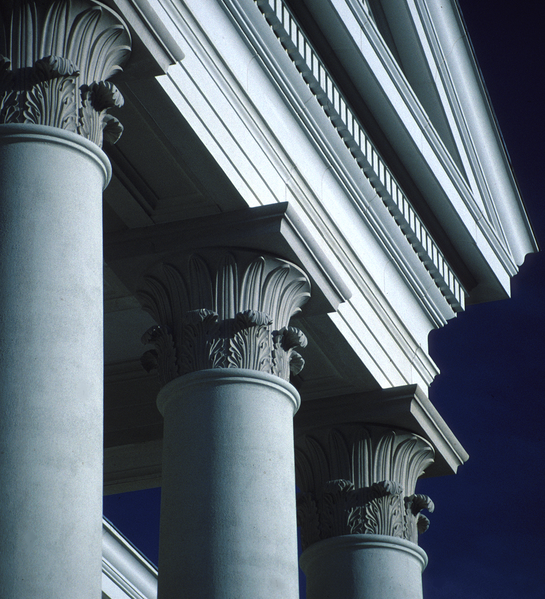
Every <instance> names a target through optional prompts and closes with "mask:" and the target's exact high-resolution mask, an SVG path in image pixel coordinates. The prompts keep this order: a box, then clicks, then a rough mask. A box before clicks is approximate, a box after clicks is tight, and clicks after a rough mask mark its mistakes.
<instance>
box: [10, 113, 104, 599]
mask: <svg viewBox="0 0 545 599" xmlns="http://www.w3.org/2000/svg"><path fill="white" fill-rule="evenodd" d="M109 177H110V166H109V162H108V159H107V158H106V156H105V154H104V153H103V152H102V151H101V150H100V149H99V148H98V147H97V146H96V145H95V144H93V143H91V142H89V141H88V140H85V139H83V138H82V137H80V136H78V135H76V134H74V133H71V132H67V131H63V130H61V129H56V128H52V127H46V126H38V125H28V124H25V125H0V227H1V228H0V252H1V256H2V259H1V261H0V347H1V351H0V456H1V460H0V531H1V534H0V556H1V559H0V586H1V590H0V596H2V597H13V598H17V599H23V598H24V599H34V598H36V599H38V598H39V599H58V598H59V597H74V598H77V599H91V598H92V599H97V598H98V597H100V587H101V537H102V530H101V529H102V428H103V422H102V420H103V415H102V412H103V409H102V403H103V392H102V382H103V364H102V349H103V348H102V344H103V341H102V320H103V317H102V190H103V188H104V187H105V185H106V184H107V182H108V180H109Z"/></svg>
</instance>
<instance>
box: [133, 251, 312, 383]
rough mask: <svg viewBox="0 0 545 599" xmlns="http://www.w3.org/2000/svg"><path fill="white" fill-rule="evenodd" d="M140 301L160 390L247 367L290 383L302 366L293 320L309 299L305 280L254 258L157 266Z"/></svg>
mask: <svg viewBox="0 0 545 599" xmlns="http://www.w3.org/2000/svg"><path fill="white" fill-rule="evenodd" d="M138 296H139V298H140V301H141V303H142V305H143V307H144V308H145V309H146V310H148V311H149V312H150V314H151V315H152V316H153V317H154V318H155V320H156V321H157V323H158V326H156V327H152V328H151V329H150V330H149V331H148V332H147V333H146V334H145V335H144V337H143V339H142V341H143V342H144V343H148V344H154V345H155V349H154V350H151V352H148V353H147V355H146V357H145V358H146V359H145V360H144V364H148V365H149V366H150V367H152V366H156V367H157V369H158V371H159V374H160V378H161V380H162V382H163V384H165V383H167V382H168V381H170V380H172V379H173V378H176V377H177V376H182V375H184V374H187V373H189V372H196V371H199V370H207V369H210V368H246V369H250V370H255V371H257V372H266V373H270V374H275V375H277V376H279V377H281V378H283V379H285V380H289V376H290V372H293V373H295V374H297V373H298V372H299V371H300V370H301V369H302V368H303V365H304V360H303V358H302V357H301V355H300V354H299V353H298V352H297V351H296V350H295V348H296V347H299V346H301V347H304V346H305V345H306V338H305V336H304V334H303V333H302V332H301V331H300V330H299V329H297V328H296V327H293V326H290V319H291V317H292V316H293V315H294V314H296V313H297V312H299V311H300V309H301V306H302V305H303V304H304V303H305V302H306V301H307V300H308V298H309V296H310V283H309V281H308V278H307V276H306V275H305V273H304V272H303V271H302V270H301V269H300V268H299V267H297V266H295V265H294V264H291V263H290V262H287V261H285V260H281V259H279V258H274V257H270V256H266V255H262V254H259V253H254V252H248V251H240V250H238V251H237V250H229V251H225V250H217V249H216V250H209V251H200V252H199V253H198V254H189V255H185V256H181V257H177V258H176V259H173V260H172V261H169V262H166V261H165V262H161V263H160V264H157V265H155V267H154V268H153V269H152V270H150V271H149V272H148V274H147V275H146V276H145V278H144V283H143V285H142V286H141V288H140V290H139V292H138Z"/></svg>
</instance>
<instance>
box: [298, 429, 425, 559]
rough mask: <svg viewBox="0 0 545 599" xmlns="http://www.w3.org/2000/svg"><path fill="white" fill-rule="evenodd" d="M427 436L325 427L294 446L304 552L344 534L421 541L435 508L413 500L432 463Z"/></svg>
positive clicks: (421, 497) (420, 499) (418, 497)
mask: <svg viewBox="0 0 545 599" xmlns="http://www.w3.org/2000/svg"><path fill="white" fill-rule="evenodd" d="M433 455H434V451H433V449H432V447H431V445H430V444H429V443H428V442H427V441H426V440H425V439H423V438H422V437H419V436H418V435H415V434H413V433H409V432H406V431H396V430H393V429H390V428H384V427H380V426H373V425H357V424H347V425H337V426H332V427H322V428H321V429H316V430H314V431H312V433H309V434H307V435H303V436H300V437H298V438H297V440H296V472H297V485H298V487H299V489H301V491H302V493H301V494H300V495H299V498H298V519H299V524H300V525H301V527H302V542H303V547H304V548H305V547H309V546H310V545H312V544H313V543H316V542H318V541H321V540H324V539H329V538H332V537H336V536H341V535H347V534H379V535H380V534H382V535H388V536H394V537H399V538H402V539H407V540H409V541H412V542H414V543H417V542H418V533H419V532H424V531H425V530H427V528H428V525H429V521H428V519H427V518H426V517H425V516H424V515H423V514H421V513H420V512H421V510H422V509H427V510H429V511H433V503H432V502H431V500H430V499H429V498H428V497H426V496H424V495H418V494H415V486H416V481H417V478H418V477H419V476H420V475H421V474H423V472H424V470H425V469H426V467H427V466H428V465H429V464H431V463H432V462H433Z"/></svg>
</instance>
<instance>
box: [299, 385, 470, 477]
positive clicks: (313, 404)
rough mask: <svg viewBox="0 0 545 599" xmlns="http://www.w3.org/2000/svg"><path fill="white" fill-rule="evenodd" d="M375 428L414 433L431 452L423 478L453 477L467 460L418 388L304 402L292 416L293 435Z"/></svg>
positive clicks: (457, 443)
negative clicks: (331, 428) (432, 458)
mask: <svg viewBox="0 0 545 599" xmlns="http://www.w3.org/2000/svg"><path fill="white" fill-rule="evenodd" d="M351 423H354V424H355V423H361V424H378V425H381V426H386V427H388V426H391V427H392V428H395V429H398V430H399V429H402V430H406V431H410V432H412V433H416V434H417V435H420V436H422V437H424V438H425V439H427V440H428V441H429V442H430V443H431V445H432V446H433V448H434V450H435V462H434V463H433V464H431V465H430V466H429V467H428V468H427V470H426V473H425V475H424V476H426V477H428V476H443V475H445V474H455V473H456V471H457V469H458V466H461V465H462V464H463V463H464V462H466V461H467V460H468V458H469V455H468V454H467V452H466V451H465V449H464V448H463V447H462V445H461V444H460V442H459V441H458V439H456V437H455V436H454V433H453V432H452V431H451V430H450V428H449V427H448V426H447V424H446V422H445V421H444V420H443V418H442V417H441V416H440V414H439V412H438V411H437V410H436V409H435V407H434V406H433V404H432V403H431V402H430V400H429V399H428V398H427V397H426V394H425V393H424V392H423V391H422V390H421V389H420V388H419V387H418V385H406V386H403V387H393V388H391V389H381V390H379V391H371V392H369V393H354V394H350V395H341V396H337V397H327V398H323V399H316V400H312V401H306V402H305V401H304V402H303V403H302V405H301V408H300V409H299V411H298V412H297V414H296V415H295V420H294V427H295V435H296V437H297V436H300V435H305V434H308V433H311V431H312V430H313V429H316V428H319V427H323V426H335V425H340V424H351Z"/></svg>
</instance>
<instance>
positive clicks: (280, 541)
mask: <svg viewBox="0 0 545 599" xmlns="http://www.w3.org/2000/svg"><path fill="white" fill-rule="evenodd" d="M309 291H310V286H309V283H308V279H307V277H306V275H305V274H304V273H303V272H302V271H301V270H300V269H299V268H298V267H296V266H294V265H293V264H290V263H288V262H285V261H283V260H279V259H277V258H270V257H264V256H259V255H258V256H256V255H255V254H251V253H248V252H241V251H232V252H229V253H224V252H215V253H211V254H202V255H200V256H195V255H194V256H191V257H188V258H187V259H185V260H178V261H177V263H176V265H173V264H168V263H162V264H160V265H159V266H158V267H157V268H156V269H155V271H154V272H153V273H152V274H150V276H148V277H147V290H146V291H144V292H142V293H141V294H140V295H141V300H142V302H143V304H144V306H145V307H147V308H148V309H149V311H150V312H151V313H152V314H153V316H154V317H155V318H156V320H157V321H158V322H159V323H160V324H159V326H157V327H154V328H153V329H151V330H150V331H149V332H148V333H147V334H146V335H145V337H144V341H145V342H148V343H154V344H155V346H156V350H155V352H153V351H152V352H151V353H148V355H147V358H148V360H149V361H153V360H157V366H158V369H159V373H160V376H161V377H162V379H163V382H164V383H165V386H164V387H163V389H162V390H161V392H160V394H159V397H158V406H159V409H160V410H161V412H162V413H163V415H164V418H165V430H164V455H163V482H162V505H161V538H160V551H159V597H161V598H162V599H175V598H178V597H199V598H202V599H216V598H217V599H219V598H225V599H227V598H231V597H233V598H234V597H236V598H237V599H278V598H279V597H282V598H283V599H297V598H298V571H297V540H296V539H297V537H296V513H295V487H294V479H295V477H294V448H293V415H294V412H295V411H296V410H297V408H298V406H299V395H298V393H297V391H296V390H295V389H294V387H293V386H292V385H291V384H290V383H289V382H288V379H289V373H290V370H291V371H292V372H298V371H299V370H300V369H301V368H302V366H303V360H302V358H301V356H300V355H299V354H298V353H297V352H296V351H295V350H294V348H295V347H297V346H298V345H305V344H306V341H305V338H304V335H303V334H302V333H301V331H299V330H298V329H296V328H294V327H291V326H289V320H290V318H291V316H292V315H293V314H294V313H296V312H298V311H299V308H300V306H301V305H302V304H303V303H304V302H305V301H306V300H307V299H308V297H309Z"/></svg>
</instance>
